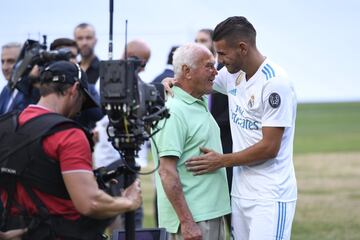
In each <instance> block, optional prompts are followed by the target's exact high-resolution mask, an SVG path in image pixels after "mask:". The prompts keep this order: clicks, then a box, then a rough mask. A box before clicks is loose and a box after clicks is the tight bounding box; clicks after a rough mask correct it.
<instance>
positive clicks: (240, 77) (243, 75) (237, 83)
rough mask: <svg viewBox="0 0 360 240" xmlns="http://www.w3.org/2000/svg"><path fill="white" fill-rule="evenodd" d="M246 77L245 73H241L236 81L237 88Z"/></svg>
mask: <svg viewBox="0 0 360 240" xmlns="http://www.w3.org/2000/svg"><path fill="white" fill-rule="evenodd" d="M244 77H245V72H243V71H240V74H239V76H238V77H237V78H236V80H235V86H238V85H239V84H240V83H241V80H242V79H243V78H244Z"/></svg>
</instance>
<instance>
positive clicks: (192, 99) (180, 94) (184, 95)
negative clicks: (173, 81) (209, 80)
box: [173, 86, 207, 104]
mask: <svg viewBox="0 0 360 240" xmlns="http://www.w3.org/2000/svg"><path fill="white" fill-rule="evenodd" d="M173 91H174V94H176V96H177V97H178V98H180V99H181V100H182V101H184V102H186V103H187V104H193V103H195V102H199V103H201V104H205V103H206V98H207V96H205V95H204V96H202V97H201V99H198V98H195V97H193V96H191V95H190V94H189V93H187V92H185V91H184V90H183V89H181V88H180V87H177V86H174V87H173Z"/></svg>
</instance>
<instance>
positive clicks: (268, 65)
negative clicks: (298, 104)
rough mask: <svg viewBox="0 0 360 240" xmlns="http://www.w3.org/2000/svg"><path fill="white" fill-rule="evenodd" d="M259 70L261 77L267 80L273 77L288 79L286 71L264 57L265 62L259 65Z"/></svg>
mask: <svg viewBox="0 0 360 240" xmlns="http://www.w3.org/2000/svg"><path fill="white" fill-rule="evenodd" d="M260 71H261V73H262V75H263V78H264V79H266V80H267V81H270V80H275V79H280V80H283V79H288V75H287V73H286V71H285V70H284V69H283V68H282V67H281V66H280V65H278V64H276V63H275V62H272V61H271V60H268V59H266V60H265V62H264V63H263V64H262V65H261V67H260Z"/></svg>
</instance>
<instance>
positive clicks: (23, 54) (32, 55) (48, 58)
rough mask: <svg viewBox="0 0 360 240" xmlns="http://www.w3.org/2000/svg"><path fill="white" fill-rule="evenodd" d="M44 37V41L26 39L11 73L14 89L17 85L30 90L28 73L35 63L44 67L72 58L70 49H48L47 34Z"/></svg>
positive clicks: (11, 84) (23, 89)
mask: <svg viewBox="0 0 360 240" xmlns="http://www.w3.org/2000/svg"><path fill="white" fill-rule="evenodd" d="M43 37H44V41H43V43H40V42H39V41H35V40H31V39H28V40H26V41H25V43H24V45H23V47H22V49H21V51H20V55H19V57H18V59H17V60H16V63H15V65H14V69H13V72H12V75H11V79H10V87H11V88H12V89H14V88H15V87H16V88H18V89H20V90H21V91H23V92H25V93H27V92H28V91H29V90H28V88H29V86H30V85H31V83H29V78H28V75H29V73H30V71H31V69H32V68H33V67H34V66H35V65H38V66H40V67H44V66H46V65H47V64H48V63H50V62H52V61H57V60H69V59H70V57H71V51H70V50H69V49H61V50H55V51H46V48H47V47H46V36H43Z"/></svg>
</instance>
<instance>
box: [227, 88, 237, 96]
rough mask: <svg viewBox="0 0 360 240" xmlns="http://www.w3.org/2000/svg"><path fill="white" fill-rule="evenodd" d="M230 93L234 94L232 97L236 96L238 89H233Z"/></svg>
mask: <svg viewBox="0 0 360 240" xmlns="http://www.w3.org/2000/svg"><path fill="white" fill-rule="evenodd" d="M228 93H230V94H232V95H234V96H236V88H234V89H231V90H230V91H229V92H228Z"/></svg>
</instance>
